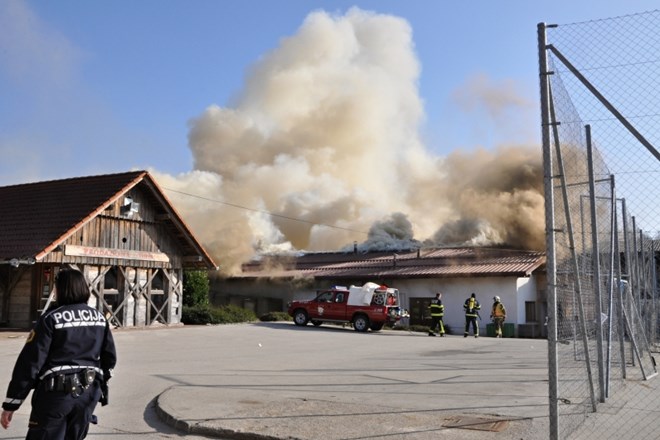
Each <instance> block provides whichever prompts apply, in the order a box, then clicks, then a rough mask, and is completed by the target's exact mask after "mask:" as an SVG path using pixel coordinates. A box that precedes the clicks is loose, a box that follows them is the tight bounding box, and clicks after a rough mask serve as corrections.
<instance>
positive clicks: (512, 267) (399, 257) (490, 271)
mask: <svg viewBox="0 0 660 440" xmlns="http://www.w3.org/2000/svg"><path fill="white" fill-rule="evenodd" d="M544 263H545V253H543V252H537V251H523V250H510V249H495V248H468V247H466V248H428V249H420V250H419V251H416V250H414V251H402V252H396V253H393V252H369V253H364V254H360V253H308V254H304V255H300V256H295V257H288V258H283V257H266V258H262V259H261V260H259V261H253V262H251V263H248V264H245V265H243V274H241V275H240V276H237V277H236V278H256V277H266V276H268V277H272V278H273V277H274V278H278V277H280V278H287V277H299V276H306V277H314V278H316V279H342V278H345V279H349V278H350V279H354V278H372V279H380V278H449V277H452V278H453V277H468V276H473V277H474V276H518V277H523V276H529V275H530V274H531V273H532V272H533V271H535V270H536V269H538V268H539V267H541V266H542V265H543V264H544Z"/></svg>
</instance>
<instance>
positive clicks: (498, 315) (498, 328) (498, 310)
mask: <svg viewBox="0 0 660 440" xmlns="http://www.w3.org/2000/svg"><path fill="white" fill-rule="evenodd" d="M490 319H492V320H493V324H495V337H496V338H501V337H502V325H503V324H504V321H505V320H506V309H505V308H504V304H502V302H501V301H500V297H499V296H494V297H493V309H492V310H491V312H490Z"/></svg>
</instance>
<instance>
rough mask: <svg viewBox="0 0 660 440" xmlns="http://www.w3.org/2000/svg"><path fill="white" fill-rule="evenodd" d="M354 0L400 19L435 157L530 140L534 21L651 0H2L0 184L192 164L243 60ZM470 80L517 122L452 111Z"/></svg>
mask: <svg viewBox="0 0 660 440" xmlns="http://www.w3.org/2000/svg"><path fill="white" fill-rule="evenodd" d="M351 6H357V7H359V8H361V9H364V10H367V11H375V12H377V13H381V14H392V15H395V16H398V17H401V18H403V19H404V20H406V21H407V22H408V23H409V24H410V26H411V28H412V32H413V34H412V35H413V41H414V48H415V52H416V55H417V57H418V59H419V63H420V66H421V73H420V76H419V94H420V96H421V99H422V101H423V104H424V112H425V115H426V118H425V122H424V124H423V126H422V127H421V128H420V136H421V138H422V139H423V141H424V143H425V144H426V146H427V147H428V148H429V149H430V150H431V151H434V152H436V153H437V154H440V155H442V154H447V153H449V152H451V151H454V150H456V149H461V148H468V149H469V148H475V147H477V146H481V147H485V148H492V147H494V146H496V145H498V144H500V143H505V142H507V143H532V144H533V143H538V142H539V140H538V139H539V137H540V135H539V133H540V130H539V128H538V116H537V108H538V104H537V101H538V80H537V76H538V67H537V66H538V64H537V47H536V44H537V42H536V24H537V23H538V22H541V21H545V22H547V23H562V24H563V23H571V22H577V21H585V20H591V19H598V18H606V17H612V16H618V15H625V14H630V13H635V12H641V11H647V10H651V9H654V8H656V7H657V2H655V1H645V0H630V1H626V2H622V1H614V0H604V1H589V2H586V1H574V0H573V1H553V2H536V1H492V0H477V1H463V2H458V1H453V2H449V1H417V0H408V1H389V0H377V1H310V0H305V1H302V0H288V1H265V0H263V1H255V0H241V1H229V0H225V1H212V0H194V1H183V0H169V1H162V0H140V1H133V0H130V1H129V0H113V1H82V0H63V1H57V2H52V1H33V0H30V1H19V0H3V1H2V2H0V29H3V31H2V32H0V55H1V56H0V102H2V105H1V106H0V157H2V160H1V161H0V184H11V183H22V182H28V181H35V180H44V179H50V178H60V177H71V176H80V175H88V174H96V173H105V172H117V171H124V170H128V169H131V168H154V169H157V170H159V171H162V172H164V173H169V174H174V175H176V174H178V173H185V172H188V171H190V170H191V168H192V166H193V164H192V156H191V153H190V150H189V148H188V139H187V136H188V130H189V125H188V124H189V120H190V119H191V118H195V117H198V116H199V115H200V114H201V113H202V112H204V110H205V109H206V108H207V107H208V106H210V105H212V104H216V105H219V106H231V103H232V99H233V98H234V97H235V96H236V94H237V93H239V92H240V90H241V89H242V88H243V81H244V79H245V75H246V73H247V72H249V71H250V69H251V67H252V66H253V65H254V64H255V63H256V62H258V60H259V59H260V58H262V57H263V56H264V55H265V54H267V53H269V51H271V50H273V49H274V48H275V47H277V45H278V44H279V42H280V41H281V39H282V38H285V37H287V36H290V35H293V34H295V33H296V31H297V29H298V28H299V27H300V26H301V24H302V22H303V20H304V19H305V17H306V16H307V15H308V14H309V13H310V12H311V11H314V10H319V9H322V10H325V11H328V12H330V13H337V14H343V13H345V12H346V11H347V9H348V8H350V7H351ZM479 79H480V80H481V81H484V82H486V83H488V84H489V85H490V86H492V87H495V88H497V87H499V88H504V89H508V90H511V92H512V93H513V94H515V95H516V96H517V98H516V99H519V100H521V101H524V102H525V103H526V108H527V109H528V112H527V114H526V115H524V116H522V118H524V120H523V121H522V123H521V122H520V119H519V123H517V124H513V125H511V124H501V125H500V124H497V123H496V121H493V120H492V119H488V118H486V117H484V111H485V110H484V109H483V108H480V107H479V106H478V105H474V106H470V105H469V103H468V104H466V105H465V106H463V107H461V108H458V107H457V104H456V93H457V90H461V88H463V87H465V85H466V84H468V83H470V82H471V81H478V80H479ZM518 116H520V115H518Z"/></svg>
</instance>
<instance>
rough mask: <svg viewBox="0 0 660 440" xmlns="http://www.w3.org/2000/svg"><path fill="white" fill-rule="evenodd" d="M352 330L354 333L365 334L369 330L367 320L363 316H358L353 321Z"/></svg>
mask: <svg viewBox="0 0 660 440" xmlns="http://www.w3.org/2000/svg"><path fill="white" fill-rule="evenodd" d="M353 328H354V329H355V331H356V332H366V331H367V330H369V318H367V317H366V316H365V315H358V316H356V317H355V319H354V320H353Z"/></svg>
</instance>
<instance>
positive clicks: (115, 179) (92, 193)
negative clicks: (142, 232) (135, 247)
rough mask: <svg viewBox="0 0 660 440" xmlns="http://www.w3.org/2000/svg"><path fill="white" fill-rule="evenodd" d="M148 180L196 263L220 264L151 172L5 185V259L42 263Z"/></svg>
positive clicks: (1, 249) (0, 191)
mask: <svg viewBox="0 0 660 440" xmlns="http://www.w3.org/2000/svg"><path fill="white" fill-rule="evenodd" d="M139 184H144V185H145V186H146V187H147V188H148V189H149V190H150V191H147V193H149V194H150V195H151V196H153V197H154V202H155V203H154V204H155V205H156V206H157V207H160V208H161V209H162V210H163V214H164V215H165V217H166V218H167V220H166V225H167V226H168V231H169V233H172V234H175V235H176V236H178V238H179V240H180V241H181V243H182V247H183V251H184V255H186V256H188V257H191V260H197V261H195V262H193V263H192V264H191V266H199V267H207V268H212V267H215V263H214V262H213V260H212V258H211V257H210V256H209V255H208V254H207V253H206V251H205V250H204V248H203V247H202V246H201V245H200V244H199V242H197V240H196V239H195V238H194V236H193V235H192V233H191V231H190V229H189V228H188V226H187V225H186V224H185V222H184V221H183V220H182V219H181V217H180V216H179V214H178V213H177V212H176V211H175V209H174V208H173V207H172V205H171V203H170V202H169V200H168V199H167V197H166V196H165V195H164V194H163V192H162V191H161V189H160V188H159V187H158V185H157V184H156V182H155V181H154V180H153V178H152V177H151V175H150V174H149V173H148V172H147V171H130V172H126V173H118V174H104V175H97V176H89V177H76V178H70V179H62V180H51V181H46V182H36V183H26V184H20V185H11V186H3V187H0V261H3V260H4V261H7V260H10V259H13V258H16V259H18V260H25V259H35V260H36V261H39V260H40V259H42V258H43V257H44V256H45V255H47V254H48V253H49V252H51V251H52V250H53V249H55V248H56V247H57V246H58V245H59V244H60V243H62V242H63V241H64V240H66V239H67V238H68V237H69V236H71V235H72V234H73V233H75V232H76V231H77V230H78V229H80V228H81V227H82V226H83V225H84V224H85V223H87V222H89V221H91V220H92V219H94V218H95V217H96V216H97V215H98V214H100V213H101V212H103V210H104V209H105V208H106V207H107V206H109V205H111V204H112V203H114V202H115V201H116V200H117V199H118V198H120V197H122V196H123V195H124V194H125V193H127V192H128V191H129V190H130V189H132V188H133V187H135V186H137V185H139Z"/></svg>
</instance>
